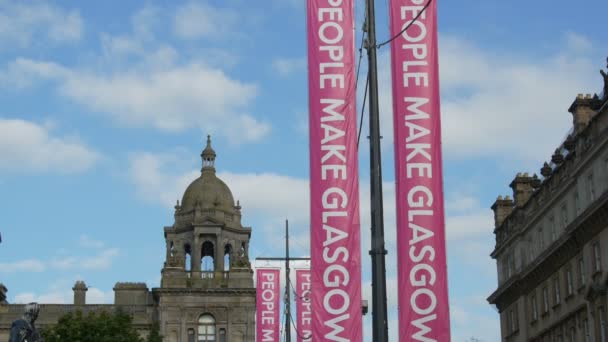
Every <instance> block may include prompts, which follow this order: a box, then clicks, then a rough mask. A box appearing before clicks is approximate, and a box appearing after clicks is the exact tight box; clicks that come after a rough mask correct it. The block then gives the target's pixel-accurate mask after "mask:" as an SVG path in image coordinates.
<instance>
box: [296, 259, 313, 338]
mask: <svg viewBox="0 0 608 342" xmlns="http://www.w3.org/2000/svg"><path fill="white" fill-rule="evenodd" d="M310 285H311V283H310V270H305V269H296V328H297V332H298V336H297V339H296V341H297V342H310V341H312V303H311V301H310Z"/></svg>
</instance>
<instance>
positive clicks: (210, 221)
mask: <svg viewBox="0 0 608 342" xmlns="http://www.w3.org/2000/svg"><path fill="white" fill-rule="evenodd" d="M194 225H195V226H219V227H223V226H224V222H222V221H221V220H218V219H217V218H214V217H211V216H204V217H202V218H201V219H200V220H197V221H196V222H195V223H194Z"/></svg>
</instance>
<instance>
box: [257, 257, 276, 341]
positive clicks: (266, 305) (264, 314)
mask: <svg viewBox="0 0 608 342" xmlns="http://www.w3.org/2000/svg"><path fill="white" fill-rule="evenodd" d="M256 272H257V281H256V288H257V290H256V292H257V298H256V341H268V342H279V341H280V340H281V339H280V337H281V336H280V335H279V326H280V324H281V321H280V320H279V312H280V311H281V307H280V304H279V299H280V298H281V292H280V290H281V285H280V282H279V276H280V273H279V272H280V270H279V269H276V268H275V269H268V268H258V269H257V270H256Z"/></svg>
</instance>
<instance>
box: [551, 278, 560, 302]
mask: <svg viewBox="0 0 608 342" xmlns="http://www.w3.org/2000/svg"><path fill="white" fill-rule="evenodd" d="M553 294H554V295H555V298H554V302H555V303H554V304H555V305H557V304H559V303H560V302H561V295H560V293H559V277H555V278H554V279H553Z"/></svg>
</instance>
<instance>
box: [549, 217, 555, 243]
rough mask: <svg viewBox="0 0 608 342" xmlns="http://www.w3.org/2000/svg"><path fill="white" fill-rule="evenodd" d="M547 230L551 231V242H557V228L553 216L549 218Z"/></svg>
mask: <svg viewBox="0 0 608 342" xmlns="http://www.w3.org/2000/svg"><path fill="white" fill-rule="evenodd" d="M549 229H551V242H553V241H555V240H557V227H556V226H555V218H553V215H551V216H550V217H549Z"/></svg>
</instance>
